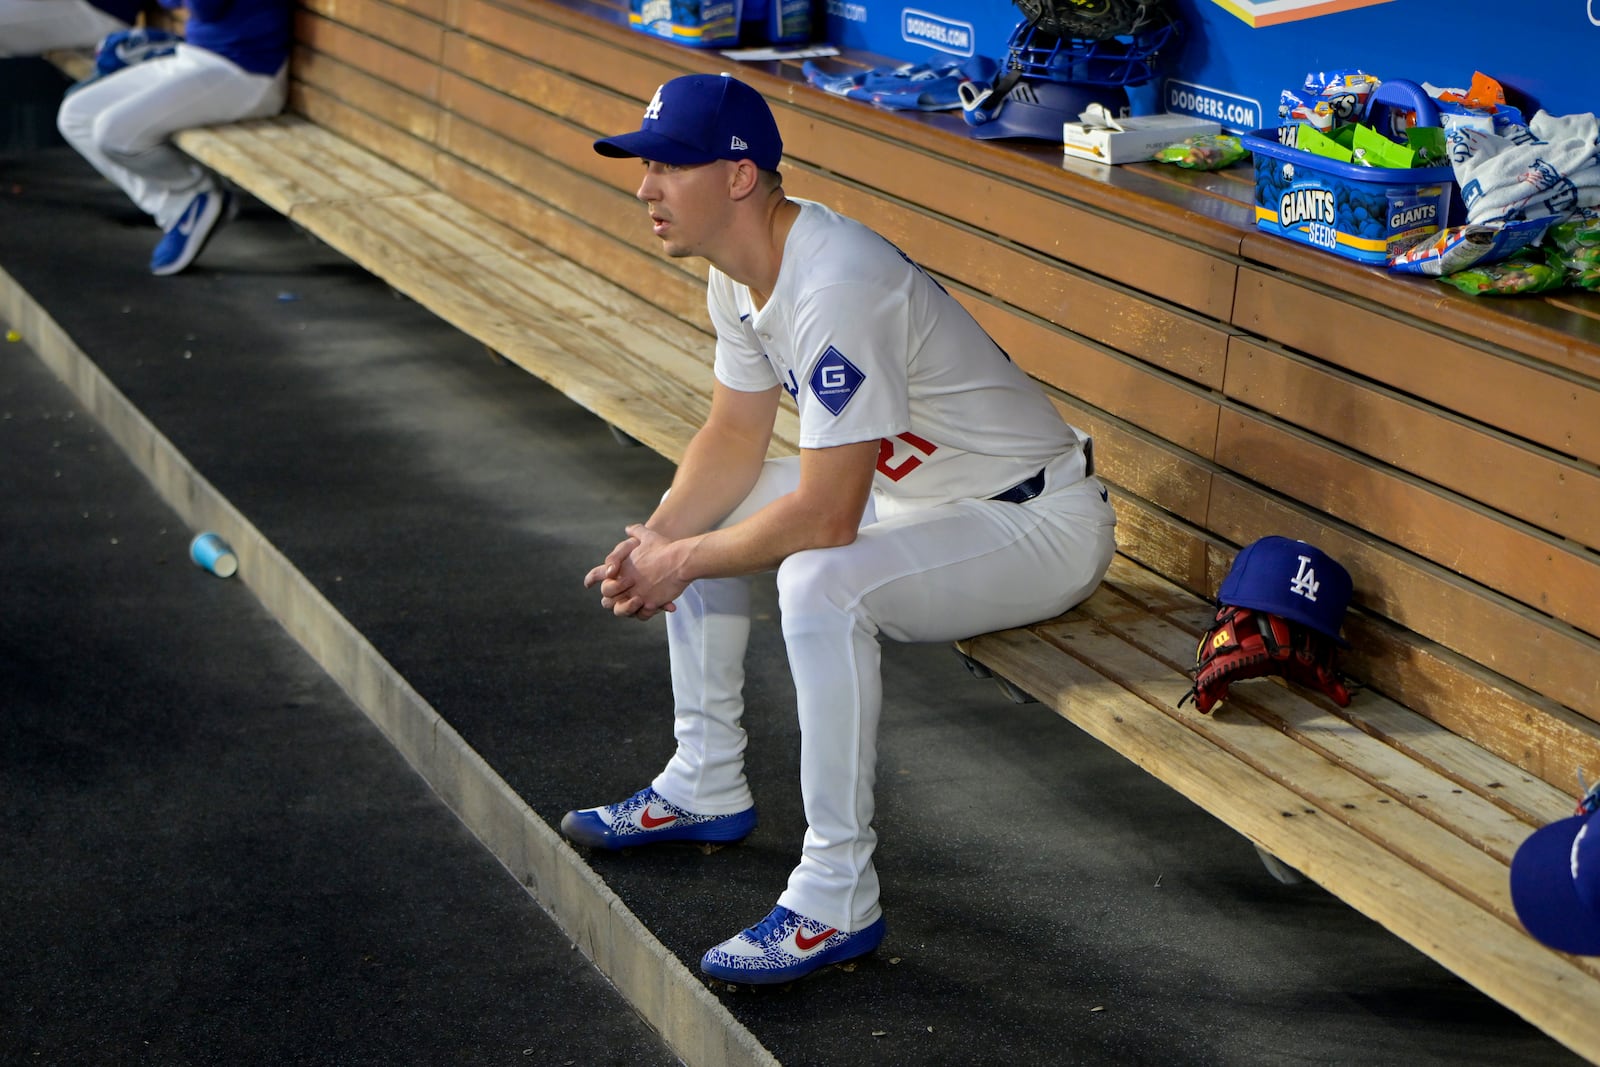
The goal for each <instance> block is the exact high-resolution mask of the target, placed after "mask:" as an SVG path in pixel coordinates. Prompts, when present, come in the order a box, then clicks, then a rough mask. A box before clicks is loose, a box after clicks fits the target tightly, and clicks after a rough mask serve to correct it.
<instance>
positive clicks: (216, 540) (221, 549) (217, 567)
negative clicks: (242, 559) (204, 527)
mask: <svg viewBox="0 0 1600 1067" xmlns="http://www.w3.org/2000/svg"><path fill="white" fill-rule="evenodd" d="M189 558H190V559H192V560H194V561H195V563H197V564H199V565H200V566H202V567H204V568H205V569H206V570H208V571H210V572H211V573H212V574H215V575H216V576H217V577H218V578H232V577H233V574H234V572H235V571H237V570H238V569H239V558H238V557H237V556H235V555H234V554H233V549H232V548H230V547H228V542H226V541H224V540H223V539H222V538H220V537H218V536H217V535H216V534H214V533H203V534H201V535H200V536H198V537H196V538H195V539H194V540H193V541H191V542H190V543H189Z"/></svg>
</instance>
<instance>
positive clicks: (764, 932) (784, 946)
mask: <svg viewBox="0 0 1600 1067" xmlns="http://www.w3.org/2000/svg"><path fill="white" fill-rule="evenodd" d="M887 929H888V926H887V924H886V923H885V922H884V920H883V917H882V916H881V915H880V916H879V917H878V921H877V922H875V923H873V924H872V925H871V926H869V927H867V928H866V929H864V930H857V931H855V932H854V933H849V934H846V933H841V932H840V931H839V930H837V929H835V928H834V927H831V926H824V925H823V924H822V923H819V922H817V921H816V920H815V919H807V918H806V917H805V916H803V915H800V914H799V913H797V912H793V911H790V910H789V909H788V908H785V907H783V906H782V905H779V906H778V907H776V908H773V909H772V913H771V914H770V915H768V916H767V917H766V918H765V919H762V920H761V921H760V922H759V923H757V924H756V925H755V926H752V927H751V928H750V929H748V930H746V931H744V932H743V933H740V934H737V935H735V936H733V937H730V938H729V939H728V940H726V941H724V942H723V943H722V944H720V945H718V946H717V947H716V948H714V949H712V950H711V951H709V952H707V953H706V954H705V958H704V959H702V960H701V961H700V969H701V970H702V971H704V972H705V973H706V974H709V975H710V976H711V977H713V978H720V979H722V980H723V981H724V982H740V983H743V984H745V985H776V984H778V983H780V982H792V981H794V980H795V979H797V978H804V977H805V976H806V975H808V974H810V973H811V972H812V971H816V970H820V969H821V968H823V967H827V966H828V965H830V964H834V963H844V962H846V961H849V960H853V959H855V958H857V957H858V956H865V955H866V954H867V953H869V952H871V951H873V950H874V949H876V948H877V947H878V946H879V945H881V944H882V943H883V935H884V932H885V931H886V930H887Z"/></svg>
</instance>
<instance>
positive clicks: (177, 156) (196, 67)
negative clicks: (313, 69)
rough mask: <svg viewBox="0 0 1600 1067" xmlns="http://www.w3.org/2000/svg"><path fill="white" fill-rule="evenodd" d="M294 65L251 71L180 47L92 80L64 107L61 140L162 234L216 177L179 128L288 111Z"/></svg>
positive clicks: (60, 120) (213, 187) (58, 119)
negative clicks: (181, 139)
mask: <svg viewBox="0 0 1600 1067" xmlns="http://www.w3.org/2000/svg"><path fill="white" fill-rule="evenodd" d="M288 73H289V71H288V65H287V64H285V65H284V67H283V69H281V70H279V71H278V73H277V74H275V75H273V74H252V73H250V72H249V71H247V70H244V69H243V68H241V67H240V66H239V65H238V64H236V63H234V62H233V61H232V60H229V59H224V58H223V57H222V56H219V55H217V54H216V53H215V52H211V51H208V50H206V49H204V48H195V47H194V46H192V45H187V44H180V45H179V46H178V50H177V52H175V53H174V54H172V55H170V56H162V57H161V58H159V59H149V60H146V61H145V62H143V63H136V64H134V65H133V66H131V67H127V68H125V69H123V70H119V71H117V72H116V73H115V74H110V75H107V76H106V77H104V78H101V79H100V80H99V81H96V82H91V83H90V84H88V85H86V86H84V87H83V88H82V89H79V90H77V91H76V92H73V93H70V94H68V96H67V98H66V99H65V100H63V101H62V102H61V110H60V112H58V113H57V116H56V125H57V126H58V127H59V128H60V129H61V135H62V136H63V137H65V138H66V139H67V142H68V143H69V144H71V145H72V147H74V148H76V149H77V150H78V152H79V153H80V154H81V155H82V156H83V158H85V159H87V160H88V161H89V162H90V163H91V164H92V165H93V166H94V169H95V170H98V171H99V172H100V173H101V174H103V175H105V176H106V177H107V178H109V179H110V180H111V181H112V182H113V183H115V184H116V185H117V186H118V187H119V188H121V189H122V191H123V192H125V193H127V194H128V197H129V199H131V200H132V201H133V202H134V203H135V204H138V205H139V207H140V208H141V209H142V210H143V211H144V212H145V213H146V214H148V215H150V216H151V217H152V218H154V219H155V220H156V225H157V226H160V227H161V228H162V229H163V230H166V229H170V228H171V226H172V224H173V223H174V222H176V221H177V220H178V217H179V216H180V215H182V214H183V209H184V208H185V207H186V206H187V205H188V203H189V201H190V200H191V199H193V198H194V197H195V196H196V195H198V194H199V193H204V192H212V191H214V190H216V189H217V188H218V184H217V179H216V176H215V175H213V174H212V173H211V172H210V171H208V170H206V169H205V168H204V167H202V166H200V165H199V164H198V163H196V162H195V161H194V160H192V159H190V158H189V157H188V156H186V155H184V154H183V153H182V152H181V151H179V150H178V148H177V147H176V146H175V145H173V144H172V143H171V141H170V140H169V138H171V136H172V135H173V134H174V133H176V132H178V131H179V130H187V129H191V128H193V127H196V126H215V125H219V124H221V123H225V122H237V121H239V120H241V119H253V118H265V117H266V116H268V115H276V114H277V113H278V112H279V111H281V110H283V102H284V99H285V97H286V95H287V92H288V85H289V79H288Z"/></svg>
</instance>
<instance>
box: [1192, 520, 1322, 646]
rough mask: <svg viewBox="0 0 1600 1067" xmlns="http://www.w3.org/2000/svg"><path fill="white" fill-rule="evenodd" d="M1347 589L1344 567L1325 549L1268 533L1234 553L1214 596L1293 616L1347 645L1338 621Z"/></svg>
mask: <svg viewBox="0 0 1600 1067" xmlns="http://www.w3.org/2000/svg"><path fill="white" fill-rule="evenodd" d="M1353 591H1354V589H1353V583H1352V582H1351V581H1350V572H1349V571H1347V570H1345V569H1344V568H1343V567H1342V566H1340V565H1339V562H1338V561H1337V560H1335V559H1333V558H1332V557H1331V556H1329V555H1328V554H1327V553H1326V552H1323V551H1322V550H1321V549H1319V548H1317V547H1315V546H1314V545H1309V544H1307V543H1306V542H1304V541H1291V540H1289V538H1287V537H1278V536H1269V537H1263V538H1261V539H1260V540H1258V541H1254V542H1252V543H1250V544H1248V545H1246V546H1245V547H1244V548H1243V549H1241V550H1240V552H1239V554H1238V555H1237V556H1235V557H1234V559H1233V567H1232V568H1231V569H1230V570H1229V571H1228V576H1227V577H1226V578H1224V579H1223V580H1222V587H1221V588H1220V589H1219V590H1218V591H1217V600H1218V601H1219V602H1221V603H1223V604H1233V605H1236V606H1238V607H1241V608H1251V609H1254V610H1256V611H1265V612H1267V613H1268V614H1271V615H1281V616H1283V617H1284V618H1286V619H1293V620H1294V621H1295V622H1298V623H1302V624H1304V625H1306V626H1309V627H1311V628H1312V629H1313V630H1318V631H1320V632H1322V633H1324V634H1327V635H1328V636H1329V637H1331V638H1333V639H1334V640H1335V641H1337V642H1339V644H1341V645H1344V646H1345V647H1349V642H1347V641H1345V639H1344V638H1342V637H1340V636H1339V627H1340V626H1341V625H1342V624H1343V621H1344V613H1345V609H1346V608H1348V607H1349V606H1350V595H1351V593H1352V592H1353Z"/></svg>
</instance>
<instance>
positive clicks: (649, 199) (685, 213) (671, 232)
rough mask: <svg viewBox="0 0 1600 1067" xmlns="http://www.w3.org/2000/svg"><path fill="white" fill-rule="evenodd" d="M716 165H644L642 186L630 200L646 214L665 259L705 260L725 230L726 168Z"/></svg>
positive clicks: (726, 165)
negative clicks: (648, 216) (695, 257)
mask: <svg viewBox="0 0 1600 1067" xmlns="http://www.w3.org/2000/svg"><path fill="white" fill-rule="evenodd" d="M730 166H731V164H729V163H727V162H725V161H723V160H718V161H716V162H712V163H698V164H691V165H687V166H677V165H674V164H671V163H656V162H653V161H650V160H645V161H644V180H643V181H641V182H640V183H639V191H638V192H637V193H635V194H634V195H635V196H637V197H638V198H639V199H640V200H641V201H643V202H644V206H645V208H646V209H647V210H648V211H649V212H650V224H651V229H652V230H653V231H654V233H655V235H656V236H657V237H659V238H660V239H661V244H662V247H663V249H664V251H665V252H666V253H667V255H669V256H673V257H682V256H709V255H711V254H712V253H713V252H714V250H715V240H716V237H717V235H718V234H720V233H721V232H722V231H723V229H724V223H725V217H726V213H727V210H728V204H729V199H728V182H729V174H728V168H729V167H730Z"/></svg>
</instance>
